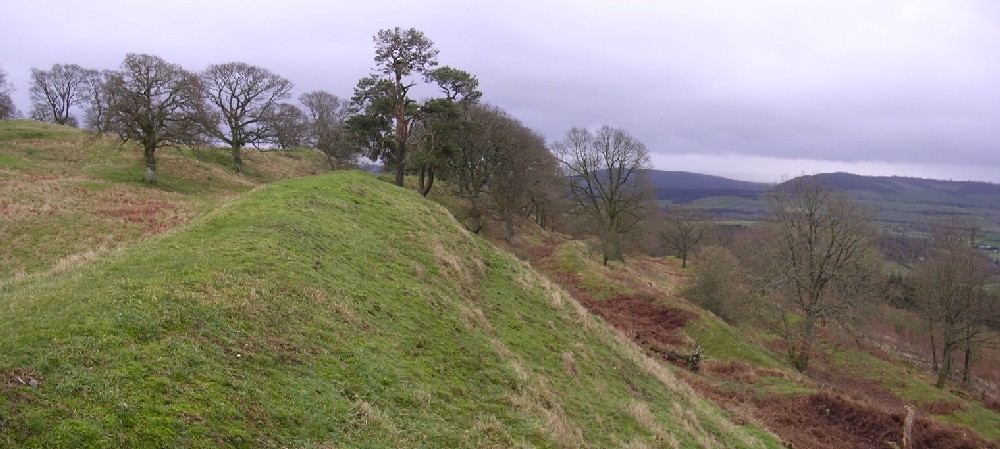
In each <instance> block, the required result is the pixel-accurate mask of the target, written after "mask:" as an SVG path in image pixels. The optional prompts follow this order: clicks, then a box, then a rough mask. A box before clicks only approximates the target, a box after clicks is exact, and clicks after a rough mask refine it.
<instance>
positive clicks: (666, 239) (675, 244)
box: [659, 207, 711, 268]
mask: <svg viewBox="0 0 1000 449" xmlns="http://www.w3.org/2000/svg"><path fill="white" fill-rule="evenodd" d="M710 227H711V222H710V221H709V220H708V217H707V216H706V215H705V214H703V213H701V212H698V211H696V210H694V209H691V208H690V207H673V208H671V209H670V210H669V211H667V212H666V213H665V214H663V221H662V223H661V225H660V233H659V234H660V235H659V237H660V242H661V243H662V244H663V245H664V246H665V247H666V248H667V250H668V251H671V252H673V253H674V254H675V255H676V256H677V257H680V258H681V267H682V268H686V267H687V261H688V256H689V255H690V254H691V252H692V251H694V249H695V248H696V247H697V246H698V244H699V243H701V240H702V238H704V237H705V232H706V231H708V230H709V228H710Z"/></svg>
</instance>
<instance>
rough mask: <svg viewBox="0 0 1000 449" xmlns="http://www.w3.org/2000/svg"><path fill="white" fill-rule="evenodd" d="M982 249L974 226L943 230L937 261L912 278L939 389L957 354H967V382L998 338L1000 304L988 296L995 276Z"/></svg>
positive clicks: (935, 251) (934, 250)
mask: <svg viewBox="0 0 1000 449" xmlns="http://www.w3.org/2000/svg"><path fill="white" fill-rule="evenodd" d="M978 244H979V233H978V229H977V228H976V226H975V225H974V224H971V223H960V222H956V223H948V224H943V225H939V226H938V227H937V230H936V232H935V235H934V244H933V248H932V253H931V255H930V256H929V257H927V258H926V259H925V260H924V261H923V262H921V263H920V264H918V265H917V267H916V268H915V269H914V272H913V274H912V276H913V280H914V286H915V287H916V288H915V292H916V300H917V305H918V308H919V310H920V311H921V314H922V315H923V316H924V317H925V318H926V319H927V323H928V327H929V329H928V330H929V331H930V338H931V351H932V352H933V353H934V354H933V357H934V362H935V363H934V365H935V369H936V370H937V375H938V377H937V382H936V384H935V386H937V387H938V388H943V387H944V385H945V383H946V382H947V381H948V378H949V376H950V375H951V372H952V368H953V363H954V362H953V360H952V359H953V358H954V354H955V353H956V352H957V351H959V350H963V349H964V350H965V355H966V360H965V376H966V380H967V379H968V377H967V376H968V371H969V366H970V365H971V362H972V354H973V351H974V350H976V349H978V345H979V344H980V343H982V342H984V341H985V340H986V339H987V337H991V336H992V333H991V330H990V329H989V326H988V324H989V319H990V318H991V315H992V314H993V313H995V310H996V309H995V308H996V303H995V302H996V299H997V298H996V297H995V296H993V295H990V294H989V293H988V292H987V290H986V285H987V282H988V280H989V277H990V275H992V273H993V270H992V266H991V263H990V261H989V259H988V258H987V257H986V256H985V255H983V254H981V253H980V252H979V251H978V250H977V249H976V245H978ZM939 345H940V346H939ZM939 348H940V352H938V349H939Z"/></svg>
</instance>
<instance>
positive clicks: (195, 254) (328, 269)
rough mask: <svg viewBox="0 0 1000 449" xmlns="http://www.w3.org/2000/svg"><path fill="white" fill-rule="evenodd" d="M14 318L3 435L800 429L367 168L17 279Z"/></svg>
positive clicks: (720, 436)
mask: <svg viewBox="0 0 1000 449" xmlns="http://www.w3.org/2000/svg"><path fill="white" fill-rule="evenodd" d="M0 323H3V326H0V446H2V447H11V448H17V447H47V448H57V447H66V448H76V447H219V446H223V447H308V448H313V447H323V448H347V447H351V448H358V447H361V448H376V447H498V448H499V447H631V448H644V447H672V448H678V447H715V448H724V447H778V442H777V441H776V439H775V438H774V437H773V436H772V435H770V434H768V433H766V432H764V431H762V430H760V428H758V427H756V426H753V425H737V424H734V423H732V422H731V421H729V420H728V419H727V417H726V415H725V414H724V413H723V412H721V411H720V410H719V409H718V408H717V407H716V406H714V405H711V404H710V403H708V402H706V401H704V400H702V399H700V398H699V397H698V395H697V394H696V393H695V392H694V391H693V390H692V389H691V388H690V387H688V386H687V385H686V384H685V383H683V382H681V381H679V380H678V379H677V378H676V377H675V375H674V374H673V373H672V371H671V370H670V369H667V368H664V367H663V366H662V365H660V364H659V363H658V362H655V361H653V360H652V359H649V358H647V357H646V356H645V355H643V354H642V353H641V351H640V350H639V349H637V347H635V346H634V345H633V344H631V343H630V342H628V341H627V340H626V339H625V338H623V337H621V336H620V335H619V334H617V333H615V332H613V331H611V330H610V329H609V328H607V327H606V326H605V325H603V324H602V323H601V322H600V321H599V320H597V319H596V318H594V317H592V316H591V315H589V314H588V313H586V312H585V311H584V309H583V308H582V307H580V306H579V305H578V304H577V303H576V302H574V301H573V300H572V299H571V298H569V297H568V296H567V295H566V294H565V293H564V292H563V291H562V290H560V289H558V288H556V287H554V286H553V285H552V284H549V283H548V282H546V281H545V280H544V279H543V278H541V277H540V276H539V275H537V274H536V273H535V272H534V271H532V270H531V269H530V268H528V266H527V265H526V264H524V263H522V262H519V261H517V260H516V259H515V258H514V257H512V256H511V255H509V254H508V253H505V252H501V251H499V250H496V249H495V248H494V247H492V246H490V245H489V244H487V243H485V242H484V241H482V240H481V239H478V238H476V237H474V236H472V235H470V234H469V233H467V232H465V231H464V230H463V229H462V228H461V226H459V225H458V224H457V223H456V222H455V221H454V219H452V218H451V216H450V215H448V213H447V212H446V211H445V210H444V209H443V208H441V207H440V206H437V205H434V204H432V203H430V202H428V201H426V200H424V199H422V198H420V197H419V196H418V195H416V194H415V193H413V192H412V191H408V190H404V189H398V188H395V187H393V186H390V185H388V184H386V183H383V182H381V181H378V180H377V179H375V178H373V177H371V176H369V175H365V174H361V173H336V174H331V175H325V176H320V177H311V178H303V179H298V180H292V181H284V182H280V183H277V184H272V185H268V186H264V187H261V188H258V189H255V190H254V191H252V192H250V193H248V194H245V195H241V196H239V197H236V198H235V199H232V200H229V201H227V202H226V203H225V205H224V206H222V207H221V208H219V209H218V210H216V211H214V212H212V213H209V214H208V215H206V216H204V217H201V218H198V219H196V220H194V221H193V222H191V223H188V224H184V225H180V226H179V227H176V228H174V229H172V230H169V231H166V232H165V233H163V234H162V235H160V236H157V237H153V238H151V239H148V240H146V241H143V242H141V243H138V244H136V245H134V246H132V247H130V248H128V249H126V250H125V251H123V252H122V253H120V254H107V255H104V256H103V257H100V258H98V259H97V260H95V261H91V262H87V263H84V264H82V265H81V266H77V267H73V268H72V269H69V270H67V271H65V272H62V273H60V274H51V275H45V276H33V277H30V278H27V279H23V280H20V281H16V282H12V283H9V284H7V285H6V286H4V287H0Z"/></svg>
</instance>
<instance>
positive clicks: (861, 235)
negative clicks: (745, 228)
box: [755, 176, 877, 371]
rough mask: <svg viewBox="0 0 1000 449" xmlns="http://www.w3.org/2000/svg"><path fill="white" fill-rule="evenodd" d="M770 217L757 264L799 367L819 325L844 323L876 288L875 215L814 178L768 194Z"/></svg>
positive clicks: (802, 366) (803, 365)
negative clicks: (869, 292)
mask: <svg viewBox="0 0 1000 449" xmlns="http://www.w3.org/2000/svg"><path fill="white" fill-rule="evenodd" d="M768 200H769V202H770V216H769V217H768V226H767V228H765V232H764V235H763V237H764V240H762V241H759V242H757V243H756V245H759V248H758V249H759V251H758V254H761V255H763V256H764V257H765V258H766V259H767V260H765V261H763V262H759V263H757V264H755V265H756V267H757V268H758V272H757V273H756V276H757V277H758V280H760V281H761V282H762V283H761V284H760V285H761V286H762V287H760V288H761V289H762V290H767V291H769V292H770V293H771V294H772V295H771V297H770V298H769V300H770V301H771V302H772V305H774V306H775V308H774V309H772V310H773V311H774V312H775V314H776V315H777V320H778V321H777V322H778V323H779V326H778V327H776V328H775V330H779V331H780V332H781V333H782V334H783V336H784V337H785V339H786V341H787V342H788V345H789V350H788V353H789V357H790V359H791V361H792V363H793V365H794V366H795V368H796V369H798V370H799V371H804V370H805V369H806V367H807V366H808V364H809V359H810V357H811V355H812V351H813V346H814V342H815V339H816V326H817V325H818V324H819V323H820V322H827V321H835V320H842V319H845V318H846V317H848V316H849V313H850V312H851V311H852V310H853V309H852V308H853V307H854V306H856V305H860V304H861V300H862V299H865V298H866V297H867V296H866V294H867V292H868V291H870V290H871V288H872V286H873V284H874V281H873V277H874V276H875V274H876V273H877V270H875V269H874V268H873V264H874V262H875V260H876V257H875V253H874V232H873V230H872V229H871V223H872V222H873V219H874V217H873V214H872V213H871V212H869V211H867V210H864V209H862V208H861V207H859V206H857V205H856V204H854V203H853V202H851V201H850V199H849V198H847V196H846V195H843V194H840V193H837V192H834V191H833V190H831V189H830V188H828V187H827V186H825V185H823V184H822V183H821V182H820V181H819V180H817V179H815V178H814V177H806V176H803V177H800V178H796V179H794V180H792V181H789V182H787V183H785V184H782V185H779V186H778V187H776V188H774V189H772V190H771V191H769V192H768Z"/></svg>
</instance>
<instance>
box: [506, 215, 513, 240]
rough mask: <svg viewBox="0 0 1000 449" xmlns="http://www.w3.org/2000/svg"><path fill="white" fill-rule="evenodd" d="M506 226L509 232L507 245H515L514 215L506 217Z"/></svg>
mask: <svg viewBox="0 0 1000 449" xmlns="http://www.w3.org/2000/svg"><path fill="white" fill-rule="evenodd" d="M504 225H505V227H506V230H507V243H514V214H507V216H506V217H504Z"/></svg>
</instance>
